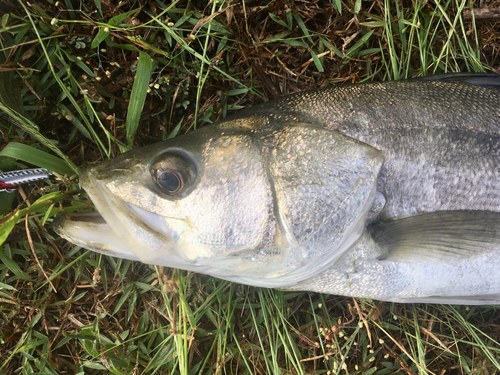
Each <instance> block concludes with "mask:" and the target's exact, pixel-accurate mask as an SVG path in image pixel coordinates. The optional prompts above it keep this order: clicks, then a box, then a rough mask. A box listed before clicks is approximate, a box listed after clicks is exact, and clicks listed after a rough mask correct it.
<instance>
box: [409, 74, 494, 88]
mask: <svg viewBox="0 0 500 375" xmlns="http://www.w3.org/2000/svg"><path fill="white" fill-rule="evenodd" d="M413 79H414V80H419V81H439V82H446V83H461V84H467V85H471V86H478V87H484V88H487V89H495V90H500V74H496V73H443V74H435V75H431V76H426V77H418V78H413Z"/></svg>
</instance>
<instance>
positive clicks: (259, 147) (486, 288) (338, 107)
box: [56, 76, 500, 304]
mask: <svg viewBox="0 0 500 375" xmlns="http://www.w3.org/2000/svg"><path fill="white" fill-rule="evenodd" d="M457 77H458V76H457ZM499 156H500V91H498V90H496V89H492V88H486V87H482V86H479V85H476V84H470V83H463V82H454V80H453V79H452V80H451V82H448V81H447V80H444V81H443V80H439V79H436V80H429V81H421V80H409V81H397V82H385V83H377V84H359V85H349V86H341V87H329V88H325V89H319V90H316V91H311V92H303V93H298V94H292V95H289V96H285V97H283V98H281V99H279V100H276V101H274V102H269V103H266V104H263V105H259V106H255V107H253V108H250V109H247V110H244V111H242V112H239V113H238V114H237V115H236V116H234V117H232V118H230V119H227V120H224V121H222V122H219V123H217V124H214V125H211V126H208V127H205V128H202V129H200V130H197V131H195V132H192V133H190V134H187V135H185V136H181V137H178V138H175V139H172V140H168V141H164V142H161V143H158V144H155V145H152V146H148V147H145V148H142V149H138V150H134V151H131V152H128V153H125V154H123V155H121V156H119V157H118V158H116V159H114V160H111V161H107V162H104V163H101V164H99V165H97V166H95V167H91V168H89V169H87V170H86V171H85V172H84V173H83V174H82V176H81V178H80V184H81V185H82V187H83V188H84V189H85V190H86V191H87V193H88V194H89V196H90V198H91V199H92V201H93V202H94V204H95V206H96V209H97V211H98V212H99V215H97V214H95V215H90V217H89V215H87V216H86V217H85V218H84V219H81V218H80V217H78V216H73V215H72V216H65V217H63V218H62V219H60V220H59V222H58V223H57V228H56V229H57V231H58V232H59V233H60V234H61V236H63V237H65V238H67V239H68V240H70V241H72V242H74V243H77V244H79V245H82V246H83V247H86V248H89V249H91V250H95V251H98V252H103V253H106V254H109V255H113V256H118V257H123V258H127V259H134V260H141V261H143V262H146V263H152V264H159V265H166V266H171V267H177V268H182V269H187V270H193V271H197V272H201V273H206V274H209V275H212V276H216V277H220V278H224V279H228V280H232V281H236V282H241V283H245V284H249V285H257V286H265V287H279V288H284V289H295V290H310V291H319V292H324V293H332V294H341V295H349V296H358V297H369V298H374V299H380V300H388V301H396V302H436V303H466V304H488V303H500V272H498V271H497V270H498V269H500V190H499V188H498V187H499V186H500V158H499Z"/></svg>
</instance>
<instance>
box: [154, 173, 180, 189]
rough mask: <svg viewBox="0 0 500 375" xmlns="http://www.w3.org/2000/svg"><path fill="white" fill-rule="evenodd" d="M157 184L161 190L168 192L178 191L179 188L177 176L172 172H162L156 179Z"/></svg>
mask: <svg viewBox="0 0 500 375" xmlns="http://www.w3.org/2000/svg"><path fill="white" fill-rule="evenodd" d="M158 183H159V184H160V186H161V187H162V188H164V189H165V190H167V191H170V192H174V191H176V190H178V189H179V188H180V186H181V181H180V179H179V176H177V174H175V173H172V172H163V173H162V174H161V175H160V176H159V177H158Z"/></svg>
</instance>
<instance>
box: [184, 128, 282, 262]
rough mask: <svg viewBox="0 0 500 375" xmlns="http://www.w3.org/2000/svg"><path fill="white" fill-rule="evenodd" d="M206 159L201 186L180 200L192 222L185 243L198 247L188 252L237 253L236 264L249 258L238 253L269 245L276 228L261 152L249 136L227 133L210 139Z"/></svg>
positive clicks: (232, 254)
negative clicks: (244, 257) (228, 134)
mask: <svg viewBox="0 0 500 375" xmlns="http://www.w3.org/2000/svg"><path fill="white" fill-rule="evenodd" d="M203 164H204V168H203V169H204V173H203V175H202V176H200V180H199V183H198V184H197V186H196V188H195V189H194V190H193V191H192V192H191V194H190V195H189V196H187V197H185V198H183V199H182V200H179V202H178V205H179V209H180V211H182V212H183V214H184V215H185V216H186V219H187V220H189V221H190V223H191V225H192V226H191V227H190V228H189V232H186V233H185V234H184V235H183V236H182V238H181V239H180V242H179V246H181V245H182V244H181V243H182V242H184V243H185V244H186V246H185V248H186V249H192V252H193V253H192V254H185V256H187V257H196V256H197V254H205V255H206V256H211V257H219V258H220V257H227V256H233V257H234V263H233V264H236V263H238V262H239V261H244V260H243V259H241V257H240V256H235V255H242V254H244V253H245V254H246V253H247V252H251V251H253V250H254V249H257V248H259V247H261V246H263V244H265V243H267V242H269V241H271V240H272V237H273V236H274V234H275V230H276V229H275V222H274V217H273V203H272V195H271V188H270V184H269V181H268V180H267V175H266V172H265V168H264V166H263V163H262V158H261V155H260V153H259V151H258V149H257V148H256V147H254V145H253V144H252V140H251V138H250V137H249V136H246V135H231V136H222V137H220V138H218V139H215V140H213V141H212V142H209V143H208V144H207V146H206V148H205V150H204V152H203ZM196 249H198V250H196ZM195 253H197V254H195ZM205 261H209V260H207V259H205Z"/></svg>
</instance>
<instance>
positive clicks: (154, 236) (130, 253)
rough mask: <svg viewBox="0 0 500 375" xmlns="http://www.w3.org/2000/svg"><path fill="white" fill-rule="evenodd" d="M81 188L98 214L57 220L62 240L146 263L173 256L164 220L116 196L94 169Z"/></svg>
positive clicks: (58, 231)
mask: <svg viewBox="0 0 500 375" xmlns="http://www.w3.org/2000/svg"><path fill="white" fill-rule="evenodd" d="M96 174H98V173H96ZM80 185H81V187H82V188H83V189H84V190H85V191H86V192H87V194H88V195H89V197H90V199H91V200H92V202H93V203H94V205H95V207H96V210H97V212H90V213H80V214H66V215H62V216H61V217H58V218H57V219H56V220H55V221H54V229H55V231H56V232H57V233H58V234H59V235H60V236H61V237H63V238H65V239H67V240H68V241H70V242H73V243H75V244H77V245H80V246H82V247H84V248H86V249H89V250H93V251H96V252H99V253H103V254H106V255H112V256H115V257H120V258H125V259H130V260H139V261H141V262H144V263H151V262H153V261H154V260H155V259H158V258H161V257H163V256H165V255H167V254H171V252H172V248H173V246H174V239H173V235H172V233H171V231H170V229H169V228H168V225H167V222H166V220H165V218H163V217H161V216H159V215H156V214H153V213H151V212H148V211H145V210H143V209H141V208H139V207H136V206H132V205H131V204H129V203H127V202H124V201H123V200H121V199H120V198H118V197H116V196H114V195H113V194H112V193H111V192H110V191H109V190H108V189H107V188H106V186H105V184H104V183H103V182H101V181H99V180H98V179H97V178H96V176H95V175H94V173H93V171H92V169H88V170H85V171H84V172H83V173H82V175H81V176H80ZM155 263H156V262H155ZM183 263H185V260H184V262H183Z"/></svg>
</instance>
